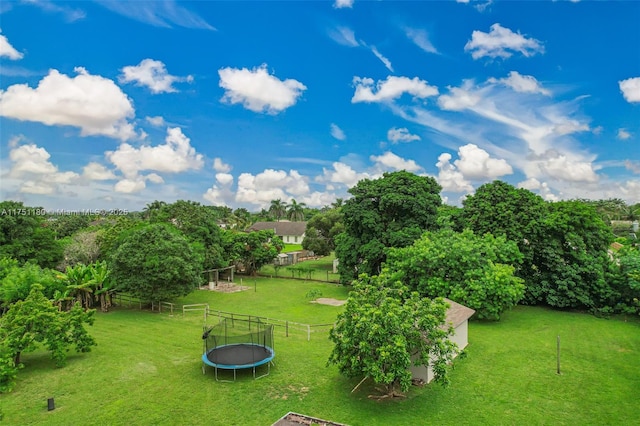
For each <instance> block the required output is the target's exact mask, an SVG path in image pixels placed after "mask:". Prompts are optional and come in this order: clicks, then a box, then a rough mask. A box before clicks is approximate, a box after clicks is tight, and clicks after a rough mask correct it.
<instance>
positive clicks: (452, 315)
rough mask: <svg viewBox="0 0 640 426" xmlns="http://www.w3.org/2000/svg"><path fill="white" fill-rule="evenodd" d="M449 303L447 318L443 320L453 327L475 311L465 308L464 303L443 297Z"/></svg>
mask: <svg viewBox="0 0 640 426" xmlns="http://www.w3.org/2000/svg"><path fill="white" fill-rule="evenodd" d="M444 300H445V301H446V302H447V303H448V304H449V309H448V310H447V318H446V319H445V321H446V322H447V323H450V324H451V326H452V327H453V328H456V327H457V326H459V325H460V324H462V323H463V322H465V321H466V320H468V319H469V318H471V317H472V316H473V314H475V313H476V311H474V310H473V309H471V308H467V307H466V306H464V305H461V304H459V303H456V302H454V301H453V300H450V299H446V298H445V299H444Z"/></svg>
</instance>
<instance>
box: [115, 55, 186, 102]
mask: <svg viewBox="0 0 640 426" xmlns="http://www.w3.org/2000/svg"><path fill="white" fill-rule="evenodd" d="M119 80H120V82H121V83H135V84H136V85H138V86H146V87H148V88H149V90H151V93H156V94H157V93H170V92H177V91H178V90H177V89H176V88H175V87H173V83H179V82H183V81H186V82H189V83H190V82H192V81H193V77H192V76H190V75H189V76H186V77H176V76H174V75H171V74H169V72H167V67H166V66H165V65H164V63H162V62H161V61H156V60H153V59H143V60H142V61H141V62H140V63H139V64H138V65H130V66H126V67H124V68H122V74H121V75H120V77H119Z"/></svg>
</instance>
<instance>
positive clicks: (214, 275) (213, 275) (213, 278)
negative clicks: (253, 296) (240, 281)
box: [202, 265, 236, 287]
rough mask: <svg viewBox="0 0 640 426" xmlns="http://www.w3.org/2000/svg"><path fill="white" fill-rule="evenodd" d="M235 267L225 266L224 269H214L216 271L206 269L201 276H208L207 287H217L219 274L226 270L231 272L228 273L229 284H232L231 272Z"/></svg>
mask: <svg viewBox="0 0 640 426" xmlns="http://www.w3.org/2000/svg"><path fill="white" fill-rule="evenodd" d="M235 269H236V266H235V265H233V266H227V267H226V268H216V269H208V270H206V271H202V273H203V274H208V278H209V281H208V282H209V285H211V283H214V286H215V287H217V286H218V283H219V282H220V272H224V271H227V270H231V272H230V274H231V275H230V280H229V281H230V282H233V271H235Z"/></svg>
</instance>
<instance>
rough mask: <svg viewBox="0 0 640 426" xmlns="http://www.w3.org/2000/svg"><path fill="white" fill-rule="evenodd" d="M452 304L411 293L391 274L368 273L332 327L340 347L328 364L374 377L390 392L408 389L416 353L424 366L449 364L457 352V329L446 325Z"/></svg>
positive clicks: (440, 375) (332, 336)
mask: <svg viewBox="0 0 640 426" xmlns="http://www.w3.org/2000/svg"><path fill="white" fill-rule="evenodd" d="M446 309H447V305H446V303H445V302H444V301H443V300H442V299H436V300H429V299H425V298H422V297H420V296H419V295H418V294H417V293H415V292H414V293H410V292H409V289H408V288H407V287H405V286H404V285H402V284H401V283H400V282H399V281H395V280H394V279H392V278H391V277H390V276H389V275H388V274H385V273H383V274H382V275H381V276H374V277H369V276H368V275H366V274H363V275H361V276H360V278H359V279H358V280H357V281H355V282H354V289H353V291H352V292H351V294H350V295H349V299H348V301H347V304H346V308H345V310H344V311H343V312H342V313H341V314H340V315H339V316H338V320H337V322H336V325H335V327H334V328H333V329H332V330H331V332H330V339H331V340H332V341H333V342H334V344H335V346H334V349H333V351H332V352H331V355H330V357H329V361H328V363H329V364H335V365H337V366H338V368H339V369H340V372H341V373H343V374H345V375H346V376H348V377H357V376H369V377H371V378H372V379H373V381H374V382H375V383H378V384H382V385H384V386H385V387H386V389H387V391H389V392H393V391H395V390H396V389H400V390H402V391H406V390H408V388H409V386H410V384H411V373H410V371H409V367H410V366H411V364H412V362H411V356H412V355H413V354H417V355H418V358H419V361H418V362H419V364H421V365H426V364H427V363H429V362H433V363H435V364H438V365H443V366H446V364H447V363H448V362H450V361H451V359H452V358H453V356H454V353H455V350H456V347H455V345H454V344H453V343H451V342H450V341H449V340H448V336H449V335H450V333H451V330H450V329H448V328H446V327H443V324H444V320H445V314H446ZM446 373H447V369H446V368H440V369H439V370H438V373H437V375H436V380H439V381H441V382H442V381H445V377H446Z"/></svg>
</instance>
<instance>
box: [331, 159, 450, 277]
mask: <svg viewBox="0 0 640 426" xmlns="http://www.w3.org/2000/svg"><path fill="white" fill-rule="evenodd" d="M440 190H441V187H440V185H438V183H437V182H436V180H435V179H434V178H432V177H425V176H417V175H415V174H413V173H409V172H406V171H399V172H393V173H384V175H383V176H382V177H381V178H380V179H375V180H370V179H365V180H361V181H360V182H358V184H357V185H356V186H354V187H353V188H351V189H349V192H350V193H351V194H352V195H353V197H352V198H350V199H348V200H347V201H346V202H345V203H344V205H343V206H342V208H341V209H342V214H343V216H344V229H345V230H344V232H343V233H341V234H340V235H339V236H338V237H337V238H336V257H338V258H339V259H340V264H339V271H340V276H341V280H342V282H344V283H349V282H350V281H352V280H353V279H355V278H356V277H357V276H358V274H359V273H367V274H369V275H376V274H378V273H380V272H381V265H382V263H383V262H384V261H385V260H386V254H385V252H386V249H387V248H389V247H405V246H408V245H411V244H412V243H413V242H414V241H415V240H416V239H417V238H419V237H420V235H422V233H423V232H424V231H426V230H429V229H435V227H436V218H437V212H438V207H439V206H440V204H441V199H440Z"/></svg>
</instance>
